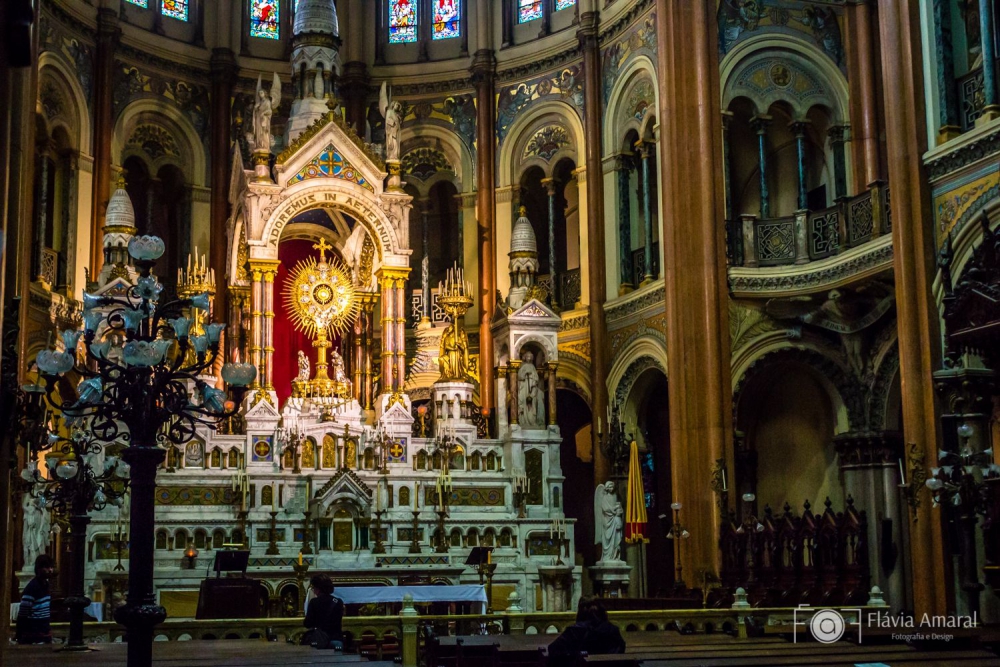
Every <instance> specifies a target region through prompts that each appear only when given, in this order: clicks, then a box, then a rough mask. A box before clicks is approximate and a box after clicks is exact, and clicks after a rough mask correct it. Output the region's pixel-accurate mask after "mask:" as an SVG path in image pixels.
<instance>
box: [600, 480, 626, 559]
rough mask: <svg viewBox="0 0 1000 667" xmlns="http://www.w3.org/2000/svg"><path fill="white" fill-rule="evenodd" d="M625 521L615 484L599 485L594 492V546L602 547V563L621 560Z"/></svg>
mask: <svg viewBox="0 0 1000 667" xmlns="http://www.w3.org/2000/svg"><path fill="white" fill-rule="evenodd" d="M624 521H625V519H624V511H623V510H622V504H621V501H619V500H618V496H616V495H615V483H614V482H605V483H604V484H600V485H598V487H597V489H596V490H595V491H594V544H600V545H601V562H611V561H620V560H621V553H622V526H623V525H624Z"/></svg>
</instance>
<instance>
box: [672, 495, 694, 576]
mask: <svg viewBox="0 0 1000 667" xmlns="http://www.w3.org/2000/svg"><path fill="white" fill-rule="evenodd" d="M681 507H682V506H681V504H680V503H670V509H672V510H673V511H674V522H673V523H672V524H670V530H668V531H667V539H668V540H673V542H674V570H676V574H675V575H674V590H676V591H683V590H684V589H685V588H687V585H686V584H685V583H684V578H683V577H682V576H681V571H682V568H681V540H686V539H687V538H689V537H691V533H689V532H688V531H687V529H686V528H685V527H684V526H682V525H681Z"/></svg>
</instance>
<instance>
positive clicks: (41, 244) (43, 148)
mask: <svg viewBox="0 0 1000 667" xmlns="http://www.w3.org/2000/svg"><path fill="white" fill-rule="evenodd" d="M49 150H50V147H49V145H48V142H46V143H45V144H41V145H39V146H38V149H37V151H36V153H35V155H36V158H35V161H36V163H37V164H38V169H37V175H38V179H37V180H38V187H37V188H36V190H35V234H34V235H35V279H36V280H37V281H38V282H40V283H43V284H48V283H47V281H46V280H45V275H44V274H45V236H46V233H47V230H48V226H49V222H50V221H49V197H52V196H53V193H51V192H49ZM48 287H49V289H51V288H52V285H48Z"/></svg>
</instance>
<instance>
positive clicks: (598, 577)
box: [588, 560, 632, 598]
mask: <svg viewBox="0 0 1000 667" xmlns="http://www.w3.org/2000/svg"><path fill="white" fill-rule="evenodd" d="M588 569H589V573H590V579H591V581H593V582H594V594H595V595H597V596H598V597H602V598H623V597H627V596H628V585H629V582H630V581H631V573H632V568H631V566H629V564H628V563H626V562H624V561H603V560H602V561H598V562H597V563H596V564H594V565H591V566H590V568H588Z"/></svg>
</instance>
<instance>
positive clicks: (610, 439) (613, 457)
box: [597, 403, 629, 487]
mask: <svg viewBox="0 0 1000 667" xmlns="http://www.w3.org/2000/svg"><path fill="white" fill-rule="evenodd" d="M601 426H602V424H601V419H600V417H598V419H597V439H598V440H599V441H600V443H601V452H602V453H603V454H604V456H605V457H607V459H608V461H609V462H610V463H611V479H613V480H616V481H621V480H625V479H627V478H628V459H629V438H628V435H627V434H626V433H625V422H623V421H622V420H621V418H620V411H619V408H618V404H617V403H613V404H612V405H610V406H608V432H607V433H604V432H602V429H601ZM615 486H616V487H617V486H619V485H617V484H616V485H615Z"/></svg>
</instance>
